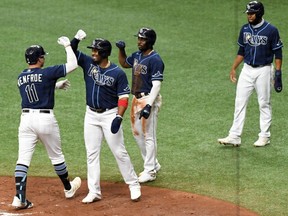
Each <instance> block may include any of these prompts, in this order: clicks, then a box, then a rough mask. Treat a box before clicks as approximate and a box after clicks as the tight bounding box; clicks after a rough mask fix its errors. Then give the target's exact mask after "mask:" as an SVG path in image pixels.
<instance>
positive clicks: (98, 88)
mask: <svg viewBox="0 0 288 216" xmlns="http://www.w3.org/2000/svg"><path fill="white" fill-rule="evenodd" d="M76 57H77V60H78V65H79V66H80V67H82V69H83V73H84V80H85V86H86V104H87V105H88V106H90V107H93V108H96V109H112V108H114V107H117V106H118V96H121V95H124V94H130V88H129V85H128V80H127V76H126V74H125V72H124V71H123V70H122V69H121V68H119V67H118V66H117V65H116V64H114V63H112V62H111V64H110V66H109V67H108V68H101V67H100V66H99V65H98V64H96V63H95V62H94V60H93V59H92V57H91V56H88V55H86V54H84V53H82V52H80V51H77V52H76Z"/></svg>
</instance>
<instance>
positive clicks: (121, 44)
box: [116, 40, 126, 49]
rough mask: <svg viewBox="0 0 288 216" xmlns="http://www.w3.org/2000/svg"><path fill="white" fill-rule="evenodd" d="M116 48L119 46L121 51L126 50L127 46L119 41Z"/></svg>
mask: <svg viewBox="0 0 288 216" xmlns="http://www.w3.org/2000/svg"><path fill="white" fill-rule="evenodd" d="M116 46H117V47H118V48H119V49H124V48H125V47H126V44H125V42H124V41H121V40H119V41H117V42H116Z"/></svg>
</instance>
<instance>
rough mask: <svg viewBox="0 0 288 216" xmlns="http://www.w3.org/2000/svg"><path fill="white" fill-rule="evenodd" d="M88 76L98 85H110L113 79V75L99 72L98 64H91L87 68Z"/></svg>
mask: <svg viewBox="0 0 288 216" xmlns="http://www.w3.org/2000/svg"><path fill="white" fill-rule="evenodd" d="M88 76H90V77H91V78H92V79H93V80H94V81H95V84H97V85H100V86H104V85H107V86H112V85H113V83H114V81H115V79H114V77H111V76H107V75H105V74H101V73H100V68H99V66H95V65H92V64H91V66H90V68H89V70H88Z"/></svg>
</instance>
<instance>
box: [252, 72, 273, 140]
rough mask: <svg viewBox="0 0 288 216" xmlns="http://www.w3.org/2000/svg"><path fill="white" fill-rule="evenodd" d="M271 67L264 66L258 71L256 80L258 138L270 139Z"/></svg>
mask: <svg viewBox="0 0 288 216" xmlns="http://www.w3.org/2000/svg"><path fill="white" fill-rule="evenodd" d="M272 72H273V66H265V67H263V68H261V69H260V70H259V76H258V78H257V80H256V87H255V89H256V93H257V97H258V104H259V111H260V133H259V134H258V135H259V137H270V126H271V122H272V107H271V84H272V77H273V76H272Z"/></svg>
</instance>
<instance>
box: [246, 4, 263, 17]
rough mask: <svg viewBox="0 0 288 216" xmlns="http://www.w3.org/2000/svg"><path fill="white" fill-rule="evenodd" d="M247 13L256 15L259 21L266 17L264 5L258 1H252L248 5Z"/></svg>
mask: <svg viewBox="0 0 288 216" xmlns="http://www.w3.org/2000/svg"><path fill="white" fill-rule="evenodd" d="M245 13H255V14H256V17H257V18H258V19H259V18H262V16H263V15H264V5H263V4H262V3H261V2H258V1H251V2H249V3H248V4H247V5H246V11H245Z"/></svg>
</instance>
